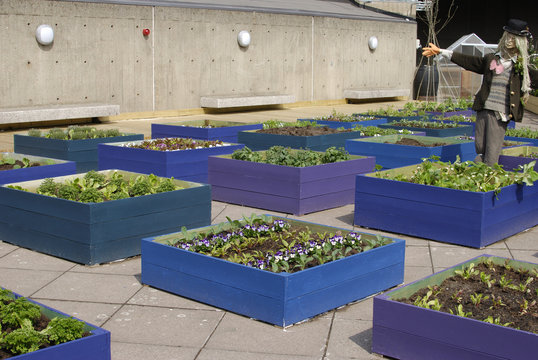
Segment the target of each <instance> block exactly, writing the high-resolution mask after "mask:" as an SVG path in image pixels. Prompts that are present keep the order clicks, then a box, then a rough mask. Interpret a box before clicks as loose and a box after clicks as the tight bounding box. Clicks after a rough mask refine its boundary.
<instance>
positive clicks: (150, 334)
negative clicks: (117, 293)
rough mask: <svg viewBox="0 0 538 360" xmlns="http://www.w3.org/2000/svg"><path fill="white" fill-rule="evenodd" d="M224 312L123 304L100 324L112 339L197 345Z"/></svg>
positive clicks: (153, 343)
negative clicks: (108, 318)
mask: <svg viewBox="0 0 538 360" xmlns="http://www.w3.org/2000/svg"><path fill="white" fill-rule="evenodd" d="M223 314H224V313H222V312H217V311H202V310H188V309H174V308H162V307H150V306H137V305H124V306H123V307H122V308H121V309H119V310H118V312H116V314H114V316H112V318H111V319H110V320H108V321H107V322H106V323H105V324H104V325H103V327H104V328H105V329H107V330H109V331H110V332H111V333H112V341H118V342H132V343H137V344H151V345H166V346H187V347H194V348H201V347H202V346H203V345H204V343H205V342H206V340H207V338H208V337H209V336H210V335H211V333H212V332H213V331H214V329H215V327H216V326H217V324H218V323H219V321H220V319H221V318H222V316H223Z"/></svg>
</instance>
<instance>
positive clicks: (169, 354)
mask: <svg viewBox="0 0 538 360" xmlns="http://www.w3.org/2000/svg"><path fill="white" fill-rule="evenodd" d="M110 350H111V355H112V359H114V360H133V359H154V360H194V359H196V354H198V352H199V351H200V349H198V348H193V347H179V346H163V345H146V344H133V343H123V342H117V341H112V343H111V344H110ZM215 359H216V358H215Z"/></svg>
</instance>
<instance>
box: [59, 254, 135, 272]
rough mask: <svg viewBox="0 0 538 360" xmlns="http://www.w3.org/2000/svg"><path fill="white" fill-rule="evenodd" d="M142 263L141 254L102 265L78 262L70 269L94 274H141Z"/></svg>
mask: <svg viewBox="0 0 538 360" xmlns="http://www.w3.org/2000/svg"><path fill="white" fill-rule="evenodd" d="M140 265H141V261H140V256H135V257H131V258H128V259H123V260H118V261H114V262H111V263H106V264H101V265H91V266H89V265H79V264H77V265H76V266H75V267H73V268H72V269H71V270H70V271H71V272H85V273H92V274H116V275H139V274H140V273H141V272H142V271H141V266H140Z"/></svg>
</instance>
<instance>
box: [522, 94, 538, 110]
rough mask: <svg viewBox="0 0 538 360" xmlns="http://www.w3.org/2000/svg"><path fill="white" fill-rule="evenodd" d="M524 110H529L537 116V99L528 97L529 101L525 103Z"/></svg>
mask: <svg viewBox="0 0 538 360" xmlns="http://www.w3.org/2000/svg"><path fill="white" fill-rule="evenodd" d="M525 110H529V111H531V112H533V113H535V114H538V97H537V96H529V100H528V101H527V105H526V107H525Z"/></svg>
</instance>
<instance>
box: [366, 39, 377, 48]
mask: <svg viewBox="0 0 538 360" xmlns="http://www.w3.org/2000/svg"><path fill="white" fill-rule="evenodd" d="M368 47H369V48H370V50H372V51H373V50H375V49H377V37H375V36H370V38H369V39H368Z"/></svg>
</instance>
